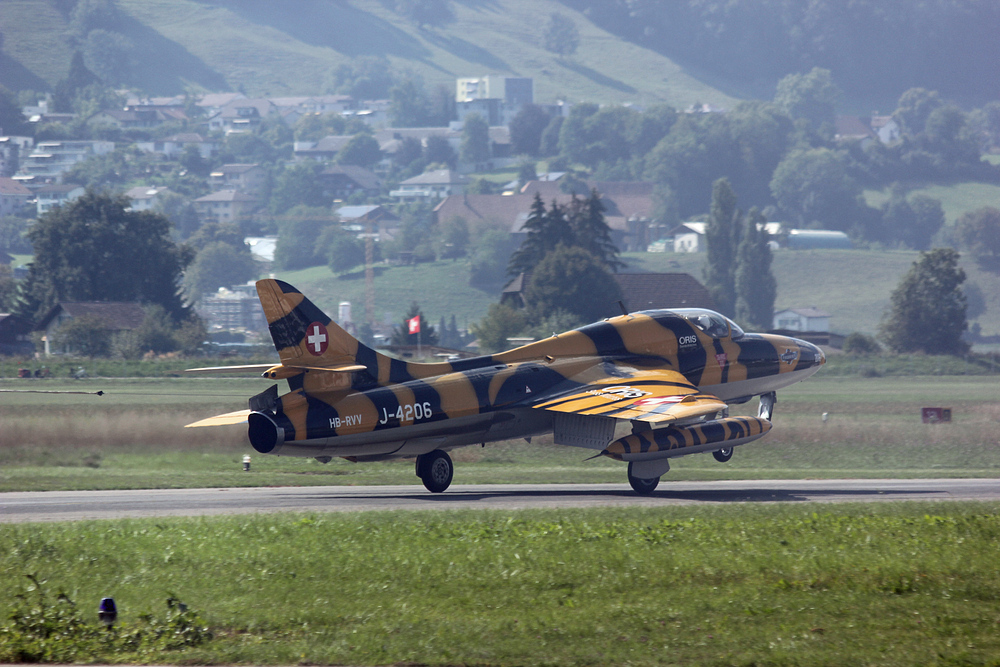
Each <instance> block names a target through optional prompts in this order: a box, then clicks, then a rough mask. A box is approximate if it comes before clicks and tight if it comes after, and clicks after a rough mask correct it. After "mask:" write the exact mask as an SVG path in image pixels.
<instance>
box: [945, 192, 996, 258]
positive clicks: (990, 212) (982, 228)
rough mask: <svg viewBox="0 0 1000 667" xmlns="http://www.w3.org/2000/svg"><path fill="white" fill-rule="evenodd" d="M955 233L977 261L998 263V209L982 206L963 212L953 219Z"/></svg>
mask: <svg viewBox="0 0 1000 667" xmlns="http://www.w3.org/2000/svg"><path fill="white" fill-rule="evenodd" d="M955 233H956V235H957V236H958V240H959V243H961V244H962V247H963V248H966V249H968V250H969V251H970V252H971V253H972V256H973V257H975V258H976V260H977V261H978V262H981V263H986V264H996V263H1000V209H997V208H994V207H993V206H984V207H983V208H979V209H976V210H975V211H967V212H965V213H963V214H962V215H961V216H959V218H958V220H957V221H955Z"/></svg>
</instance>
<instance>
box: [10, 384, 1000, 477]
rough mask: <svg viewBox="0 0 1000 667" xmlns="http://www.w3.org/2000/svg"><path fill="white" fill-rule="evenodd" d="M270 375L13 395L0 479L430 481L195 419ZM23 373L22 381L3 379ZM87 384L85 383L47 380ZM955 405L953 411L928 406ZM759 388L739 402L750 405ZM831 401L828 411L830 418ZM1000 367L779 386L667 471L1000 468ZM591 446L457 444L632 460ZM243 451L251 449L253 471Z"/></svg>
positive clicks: (546, 455) (539, 456) (536, 456)
mask: <svg viewBox="0 0 1000 667" xmlns="http://www.w3.org/2000/svg"><path fill="white" fill-rule="evenodd" d="M266 384H267V383H262V381H260V380H249V379H248V380H235V379H234V380H215V379H213V380H201V379H198V380H193V379H188V378H178V379H150V380H95V381H93V383H88V384H87V387H88V388H103V389H104V390H105V391H107V395H105V396H103V397H95V396H75V395H52V394H3V399H2V401H3V403H2V408H0V420H2V422H3V424H4V428H3V430H2V431H0V491H19V490H26V491H28V490H30V491H44V490H58V489H110V488H129V489H141V488H197V487H225V486H280V485H368V484H419V483H420V482H419V480H418V478H417V477H416V476H415V475H414V473H413V464H412V462H411V461H405V460H404V461H391V462H380V463H351V462H349V461H346V460H342V459H335V460H333V461H331V462H330V463H328V464H321V463H319V462H317V461H315V460H313V459H296V458H284V457H274V456H265V455H258V454H256V453H255V452H253V450H252V449H251V448H250V447H249V445H248V444H246V435H245V431H244V428H243V427H240V426H232V427H218V428H205V429H184V428H182V426H183V425H184V424H186V423H190V422H192V421H195V420H197V419H201V418H203V417H207V416H210V415H213V414H218V413H222V412H229V411H231V410H235V409H239V408H240V407H242V406H244V405H245V404H246V403H245V401H246V397H247V396H249V395H251V394H252V393H256V392H258V391H260V390H262V389H264V388H265V386H266ZM2 386H4V387H10V386H18V385H17V384H16V381H8V382H5V383H2ZM46 386H48V387H50V388H58V387H60V386H66V387H73V388H80V386H81V385H79V384H69V383H64V384H58V383H53V384H51V385H46ZM923 406H941V407H950V408H952V411H953V414H954V421H953V423H951V424H942V425H936V426H930V425H925V424H922V423H920V408H921V407H923ZM755 410H756V401H754V402H751V403H749V404H747V405H744V406H739V407H738V408H735V409H734V414H735V413H736V412H745V413H753V412H754V411H755ZM823 413H827V421H826V422H825V423H824V422H823V420H822V415H823ZM998 423H1000V382H997V381H996V376H970V377H948V376H944V377H920V376H903V377H882V378H862V377H859V376H857V375H854V376H841V377H824V376H823V374H822V373H821V374H820V375H819V376H817V377H814V378H811V379H810V380H808V381H807V382H804V383H801V384H797V385H795V386H793V387H791V388H789V389H787V390H785V391H783V392H781V394H780V395H779V403H778V407H777V411H776V415H775V427H774V430H773V431H772V432H771V433H770V434H768V436H767V437H766V438H764V439H762V440H760V441H759V442H755V443H753V444H751V445H749V446H747V447H741V448H740V449H739V450H737V453H736V456H734V457H733V459H732V461H730V462H729V463H727V464H724V465H723V464H719V463H717V462H716V461H715V460H714V459H713V458H712V457H711V456H710V455H708V454H699V455H694V456H689V457H682V458H680V459H676V460H675V462H674V463H673V465H672V469H671V471H670V472H669V473H668V474H667V475H666V476H665V477H664V482H669V481H670V480H714V479H769V478H801V477H803V476H808V477H815V478H840V477H990V476H997V475H1000V441H998V439H997V436H996V432H997V424H998ZM592 453H593V452H590V451H588V450H582V449H577V448H573V447H560V446H555V445H553V444H552V440H551V436H546V437H542V438H535V439H533V441H532V443H531V444H528V443H525V442H524V441H513V442H507V443H500V444H495V445H489V446H487V447H485V448H480V447H466V448H462V449H458V450H455V451H454V452H453V453H452V455H453V457H454V459H455V465H456V472H455V484H475V483H543V484H546V483H547V484H562V483H568V482H590V483H598V482H613V483H621V482H623V481H624V480H625V467H624V466H623V465H622V464H620V463H617V462H614V461H611V460H609V459H605V458H601V459H596V460H591V461H585V459H587V458H588V457H590V456H591V455H592ZM244 454H250V455H252V457H253V463H252V469H251V471H250V472H249V473H246V472H243V471H242V466H241V460H242V457H243V455H244Z"/></svg>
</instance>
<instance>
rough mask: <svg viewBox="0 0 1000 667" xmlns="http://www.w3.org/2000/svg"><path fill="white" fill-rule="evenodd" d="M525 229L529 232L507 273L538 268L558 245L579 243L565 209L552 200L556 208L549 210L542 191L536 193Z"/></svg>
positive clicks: (512, 258) (512, 257) (512, 274)
mask: <svg viewBox="0 0 1000 667" xmlns="http://www.w3.org/2000/svg"><path fill="white" fill-rule="evenodd" d="M523 229H524V230H525V231H526V232H527V235H526V236H525V238H524V241H523V242H522V243H521V247H520V248H518V249H517V251H516V252H515V253H514V254H513V255H512V256H511V258H510V263H509V264H508V265H507V273H508V274H509V275H511V276H516V275H517V274H519V273H527V272H529V271H532V270H534V268H535V267H536V266H537V265H538V264H539V263H540V262H541V261H542V259H544V258H545V256H546V255H547V254H549V253H550V252H552V251H553V250H555V249H556V246H559V245H564V246H572V245H575V242H576V239H575V237H574V234H573V228H572V227H571V226H570V224H569V220H567V219H566V214H565V211H563V208H562V207H561V206H559V204H557V203H556V202H552V208H551V209H550V210H548V211H546V210H545V202H543V201H542V196H541V194H540V193H538V192H536V193H535V199H534V201H533V202H532V203H531V210H530V212H529V213H528V219H527V220H525V222H524V227H523Z"/></svg>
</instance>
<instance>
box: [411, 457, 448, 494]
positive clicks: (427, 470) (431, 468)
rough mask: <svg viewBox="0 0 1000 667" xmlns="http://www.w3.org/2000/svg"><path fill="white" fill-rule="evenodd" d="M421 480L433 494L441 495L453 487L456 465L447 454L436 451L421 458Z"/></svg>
mask: <svg viewBox="0 0 1000 667" xmlns="http://www.w3.org/2000/svg"><path fill="white" fill-rule="evenodd" d="M419 468H420V479H421V480H423V482H424V487H426V488H427V490H428V491H430V492H431V493H441V492H443V491H444V490H445V489H447V488H448V487H449V486H450V485H451V479H452V477H454V475H455V465H454V464H453V463H452V462H451V457H450V456H448V453H447V452H443V451H441V450H440V449H435V450H434V451H433V452H429V453H427V454H424V455H423V456H421V457H420V465H419Z"/></svg>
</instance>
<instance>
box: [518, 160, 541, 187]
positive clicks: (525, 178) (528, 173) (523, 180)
mask: <svg viewBox="0 0 1000 667" xmlns="http://www.w3.org/2000/svg"><path fill="white" fill-rule="evenodd" d="M537 179H538V172H537V171H535V162H534V160H525V161H524V162H522V163H521V164H520V165H518V167H517V184H518V186H520V187H522V188H523V187H524V186H525V184H527V183H529V182H530V181H534V180H537Z"/></svg>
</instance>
